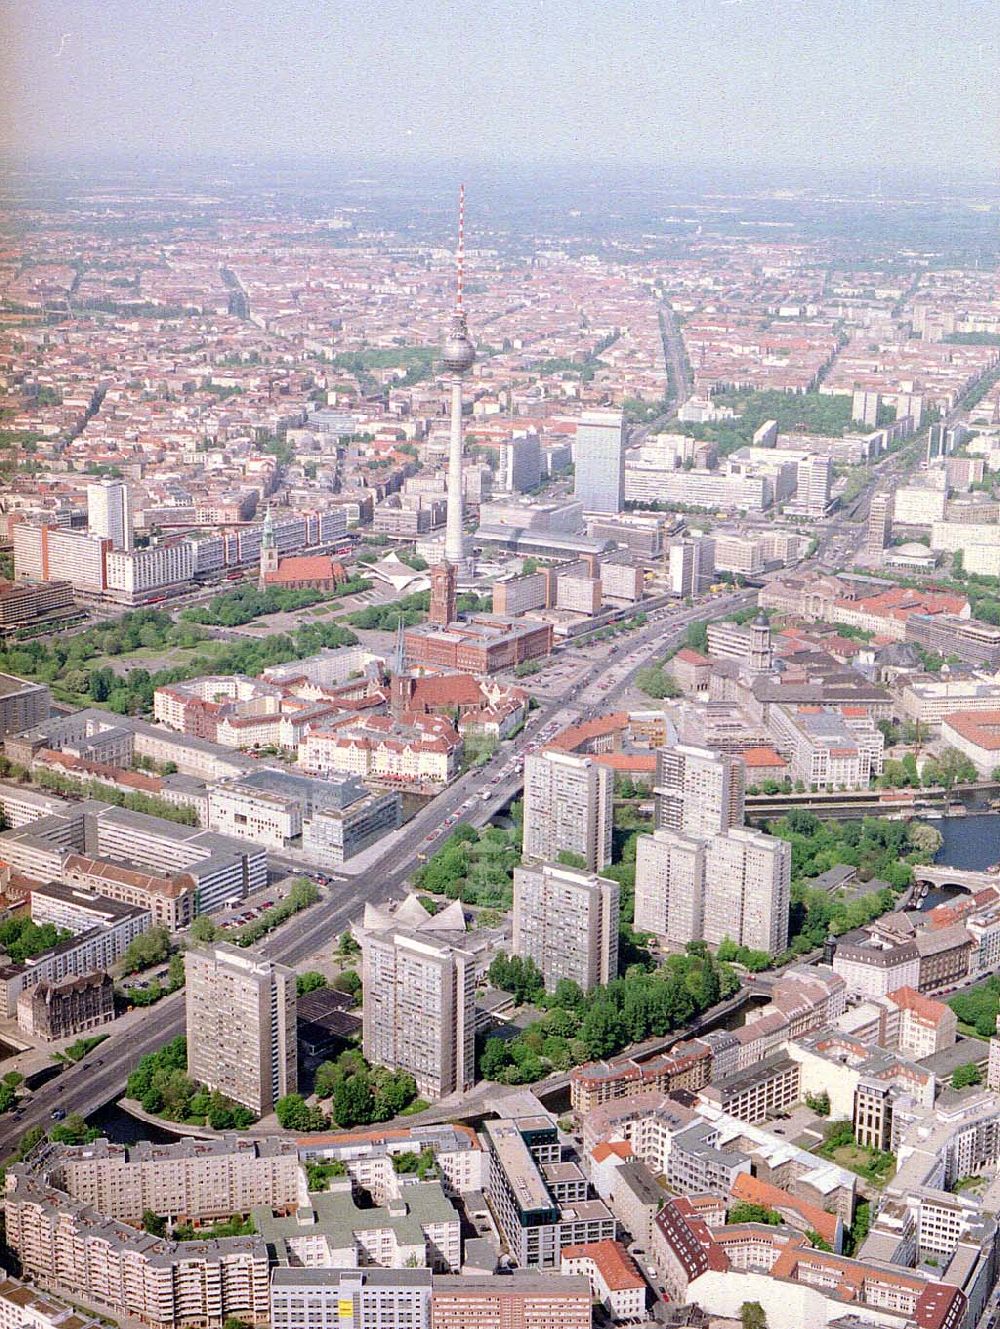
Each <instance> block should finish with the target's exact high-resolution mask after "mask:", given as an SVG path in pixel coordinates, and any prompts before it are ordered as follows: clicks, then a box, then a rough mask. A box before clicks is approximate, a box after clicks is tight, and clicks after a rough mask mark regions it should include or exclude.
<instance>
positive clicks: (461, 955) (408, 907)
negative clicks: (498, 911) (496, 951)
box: [356, 895, 476, 1098]
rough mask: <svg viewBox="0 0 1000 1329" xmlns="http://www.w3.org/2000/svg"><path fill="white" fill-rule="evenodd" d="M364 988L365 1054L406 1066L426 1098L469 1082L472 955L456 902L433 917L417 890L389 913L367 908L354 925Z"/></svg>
mask: <svg viewBox="0 0 1000 1329" xmlns="http://www.w3.org/2000/svg"><path fill="white" fill-rule="evenodd" d="M356 933H357V937H358V941H359V942H360V943H361V951H362V978H363V982H364V991H365V1005H364V1053H365V1056H366V1057H367V1058H368V1060H369V1061H371V1062H372V1063H374V1064H375V1065H378V1066H388V1067H389V1068H390V1070H399V1071H409V1073H410V1074H411V1075H412V1076H413V1078H414V1079H415V1080H416V1082H417V1089H418V1090H419V1091H420V1093H421V1094H423V1095H424V1096H425V1097H427V1098H443V1097H444V1096H445V1095H446V1094H452V1093H455V1092H460V1091H464V1090H466V1089H471V1088H472V1085H473V1083H474V1081H475V1023H476V959H475V956H474V955H473V954H472V952H471V951H470V950H468V949H466V946H465V941H464V938H465V915H464V912H463V910H462V906H461V904H460V903H459V902H458V901H457V900H455V901H453V902H452V903H451V904H450V905H448V906H446V908H444V909H442V910H441V912H440V913H438V914H434V915H431V914H429V913H428V911H427V910H426V909H425V908H424V907H423V905H422V904H421V903H420V901H419V900H418V899H417V897H416V896H415V895H408V896H407V897H406V899H405V900H404V901H403V902H402V904H400V905H399V907H398V908H397V909H396V910H395V911H392V910H391V909H390V908H389V907H388V906H385V907H383V908H376V907H375V906H374V905H366V906H365V913H364V920H363V923H362V925H361V927H360V928H356Z"/></svg>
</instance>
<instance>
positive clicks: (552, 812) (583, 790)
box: [522, 750, 614, 872]
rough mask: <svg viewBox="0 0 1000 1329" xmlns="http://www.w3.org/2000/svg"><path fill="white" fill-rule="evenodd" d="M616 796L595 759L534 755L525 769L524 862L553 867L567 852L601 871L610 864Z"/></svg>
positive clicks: (607, 775)
mask: <svg viewBox="0 0 1000 1329" xmlns="http://www.w3.org/2000/svg"><path fill="white" fill-rule="evenodd" d="M613 796H614V777H613V775H612V773H611V771H610V770H609V769H608V768H607V767H606V766H602V765H600V763H599V762H596V761H594V759H593V758H592V757H580V756H576V755H574V754H572V753H569V752H556V751H552V750H550V751H543V752H535V753H532V754H531V756H529V757H528V759H527V761H526V762H525V764H524V839H523V846H522V852H523V855H524V857H525V858H527V859H539V860H542V861H544V862H550V863H554V862H557V861H558V859H559V855H560V853H561V852H563V851H565V852H567V853H571V854H579V855H580V856H581V857H582V858H583V860H584V862H585V864H586V867H587V870H588V871H589V872H599V871H600V870H601V868H602V867H604V865H605V864H606V863H610V862H611V832H612V828H613V813H614V807H613V802H612V800H613Z"/></svg>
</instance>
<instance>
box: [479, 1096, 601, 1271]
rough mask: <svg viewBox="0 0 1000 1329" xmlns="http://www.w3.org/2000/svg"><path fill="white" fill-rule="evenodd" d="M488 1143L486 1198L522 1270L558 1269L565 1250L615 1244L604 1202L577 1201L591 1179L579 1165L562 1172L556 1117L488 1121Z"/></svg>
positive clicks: (502, 1235)
mask: <svg viewBox="0 0 1000 1329" xmlns="http://www.w3.org/2000/svg"><path fill="white" fill-rule="evenodd" d="M483 1140H484V1142H485V1144H486V1149H487V1152H488V1153H489V1156H490V1169H489V1188H488V1190H487V1192H486V1198H487V1200H488V1201H489V1206H490V1210H491V1212H492V1214H493V1218H494V1220H495V1221H496V1225H497V1228H498V1229H499V1231H500V1235H501V1237H502V1238H503V1240H504V1242H505V1243H506V1245H507V1249H508V1250H509V1252H510V1254H511V1257H512V1258H513V1259H514V1260H515V1261H516V1262H517V1264H518V1265H520V1266H521V1268H523V1269H558V1268H559V1260H560V1252H561V1250H562V1249H563V1247H565V1246H576V1245H580V1244H582V1243H584V1242H591V1241H608V1240H611V1241H613V1240H614V1236H615V1220H614V1218H613V1217H612V1215H611V1213H610V1212H609V1210H608V1209H607V1207H606V1206H605V1205H604V1204H603V1202H602V1201H600V1200H587V1199H586V1198H576V1197H577V1196H579V1195H581V1194H582V1195H583V1196H585V1195H586V1190H587V1186H586V1179H585V1178H584V1176H583V1173H582V1172H580V1170H579V1168H578V1167H577V1166H576V1165H575V1164H563V1165H561V1166H560V1158H561V1151H560V1147H559V1133H558V1131H557V1129H556V1124H555V1121H554V1120H553V1119H552V1118H551V1117H548V1116H537V1117H519V1118H517V1119H516V1120H515V1119H511V1118H506V1119H501V1120H498V1121H487V1122H485V1123H484V1126H483ZM570 1172H571V1175H570ZM562 1187H568V1188H569V1189H570V1191H571V1194H572V1197H573V1198H568V1197H567V1196H565V1195H564V1194H563V1193H562V1192H561V1188H562ZM581 1187H582V1190H581Z"/></svg>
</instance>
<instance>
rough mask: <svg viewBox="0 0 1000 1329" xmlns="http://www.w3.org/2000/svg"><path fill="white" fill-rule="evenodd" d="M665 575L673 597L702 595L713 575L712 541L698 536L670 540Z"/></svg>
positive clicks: (706, 537)
mask: <svg viewBox="0 0 1000 1329" xmlns="http://www.w3.org/2000/svg"><path fill="white" fill-rule="evenodd" d="M667 575H668V577H669V579H670V589H671V591H673V593H674V595H702V594H703V593H704V592H705V591H707V590H708V588H709V587H710V586H711V584H712V578H713V577H714V575H715V541H714V539H712V537H711V536H708V535H699V536H692V537H691V538H689V539H684V540H672V541H671V543H670V562H669V566H668V571H667Z"/></svg>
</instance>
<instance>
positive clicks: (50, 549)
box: [14, 521, 112, 595]
mask: <svg viewBox="0 0 1000 1329" xmlns="http://www.w3.org/2000/svg"><path fill="white" fill-rule="evenodd" d="M111 552H112V546H111V541H110V540H109V539H107V538H106V537H102V536H100V535H90V534H89V533H87V532H86V531H72V530H65V529H63V528H62V527H59V526H52V525H46V524H42V525H37V526H36V525H35V524H34V523H32V522H26V521H22V522H18V524H17V525H16V526H15V527H14V580H15V581H68V582H70V583H71V584H72V586H73V589H74V591H77V592H79V593H81V594H83V595H101V594H103V592H104V591H105V590H106V589H107V585H108V580H107V559H108V555H109V554H110V553H111Z"/></svg>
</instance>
